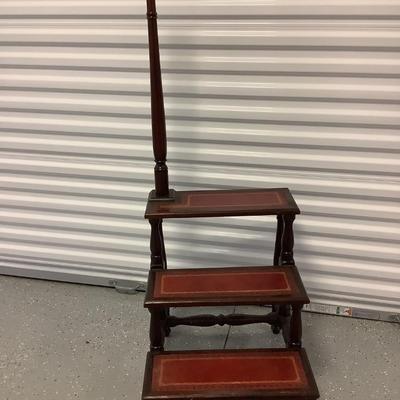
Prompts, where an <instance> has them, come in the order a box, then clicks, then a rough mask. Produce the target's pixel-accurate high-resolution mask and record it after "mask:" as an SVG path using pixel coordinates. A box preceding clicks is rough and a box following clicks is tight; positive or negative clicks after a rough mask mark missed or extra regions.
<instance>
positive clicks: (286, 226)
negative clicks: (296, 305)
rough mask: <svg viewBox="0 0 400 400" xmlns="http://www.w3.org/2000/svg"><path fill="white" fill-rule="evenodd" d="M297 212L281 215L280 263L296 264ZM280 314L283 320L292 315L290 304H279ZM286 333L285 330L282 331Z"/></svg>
mask: <svg viewBox="0 0 400 400" xmlns="http://www.w3.org/2000/svg"><path fill="white" fill-rule="evenodd" d="M295 217H296V216H295V214H287V215H282V216H281V229H282V241H281V246H280V255H279V263H278V264H279V265H294V258H293V247H294V234H293V222H294V220H295ZM279 316H280V320H281V321H285V320H287V319H288V318H289V316H290V306H289V305H281V306H279ZM282 333H283V334H284V332H282Z"/></svg>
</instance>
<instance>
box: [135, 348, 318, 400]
mask: <svg viewBox="0 0 400 400" xmlns="http://www.w3.org/2000/svg"><path fill="white" fill-rule="evenodd" d="M318 397H319V393H318V389H317V386H316V383H315V380H314V377H313V373H312V371H311V368H310V364H309V362H308V359H307V355H306V353H305V351H304V349H255V350H209V351H177V352H159V353H149V354H148V356H147V364H146V370H145V379H144V386H143V394H142V399H144V400H156V399H164V400H166V399H169V400H182V399H207V400H212V399H213V400H218V399H240V400H254V399H270V400H273V399H276V400H278V399H279V400H283V399H291V400H315V399H318Z"/></svg>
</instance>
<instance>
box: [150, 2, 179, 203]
mask: <svg viewBox="0 0 400 400" xmlns="http://www.w3.org/2000/svg"><path fill="white" fill-rule="evenodd" d="M147 24H148V30H149V57H150V86H151V123H152V135H153V152H154V159H155V162H156V165H155V167H154V177H155V191H154V192H153V193H152V194H151V196H150V197H151V198H152V199H153V200H156V199H164V200H165V199H172V198H173V192H172V191H170V190H169V183H168V167H167V164H166V161H167V133H166V128H165V111H164V95H163V88H162V77H161V66H160V50H159V43H158V27H157V10H156V3H155V0H147Z"/></svg>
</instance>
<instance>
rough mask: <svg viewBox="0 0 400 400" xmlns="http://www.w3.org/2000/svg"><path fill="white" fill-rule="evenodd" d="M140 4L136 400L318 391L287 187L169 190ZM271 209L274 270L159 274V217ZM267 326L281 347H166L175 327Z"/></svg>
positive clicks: (152, 53) (155, 51) (251, 398)
mask: <svg viewBox="0 0 400 400" xmlns="http://www.w3.org/2000/svg"><path fill="white" fill-rule="evenodd" d="M146 1H147V20H148V34H149V57H150V83H151V121H152V139H153V153H154V159H155V168H154V175H155V190H152V191H151V192H150V195H149V199H148V203H147V208H146V212H145V218H147V219H148V220H149V222H150V225H151V238H150V250H151V261H150V272H149V281H148V290H147V295H146V300H145V306H146V307H147V308H148V309H149V311H150V313H151V319H150V349H151V353H149V355H148V358H147V364H146V371H145V382H144V388H143V393H142V399H144V400H157V399H159V400H161V399H163V400H168V399H169V400H179V399H180V400H183V399H188V400H189V399H191V400H195V399H198V400H199V399H208V400H212V399H214V400H218V399H236V400H256V399H269V400H284V399H291V400H315V399H317V398H318V397H319V395H318V390H317V387H316V385H315V381H314V378H313V375H312V372H311V368H310V366H309V363H308V360H307V356H306V354H305V352H304V350H303V349H301V339H302V338H301V335H302V327H301V324H302V321H301V310H302V307H303V305H304V304H307V303H309V299H308V296H307V293H306V291H305V289H304V286H303V283H302V281H301V278H300V275H299V273H298V270H297V268H296V266H295V265H294V264H295V261H294V256H293V246H294V233H293V222H294V220H295V217H296V215H297V214H300V210H299V208H298V206H297V204H296V202H295V200H294V199H293V197H292V195H291V193H290V191H289V189H287V188H278V189H237V190H214V191H211V190H200V191H180V192H176V191H174V190H172V189H170V188H169V181H168V167H167V163H166V161H167V135H166V123H165V110H164V97H163V89H162V77H161V65H160V51H159V40H158V28H157V11H156V4H155V0H146ZM244 215H276V216H277V232H276V238H275V251H274V255H273V264H274V265H273V266H270V267H235V268H231V267H227V268H211V269H181V270H171V271H169V270H167V257H166V251H165V244H164V235H163V220H164V219H167V218H195V217H227V216H244ZM245 304H248V305H272V307H273V309H272V312H270V313H269V314H266V315H249V314H237V313H234V314H229V315H212V314H202V315H192V316H186V317H176V316H173V315H170V307H191V306H220V305H245ZM254 323H266V324H270V325H272V329H273V332H274V333H280V332H281V333H282V335H283V338H284V340H285V344H286V346H287V347H288V349H261V350H214V351H191V352H164V342H165V337H166V336H168V335H169V333H170V329H171V327H175V326H178V325H188V326H213V325H221V326H222V325H225V324H228V325H244V324H254Z"/></svg>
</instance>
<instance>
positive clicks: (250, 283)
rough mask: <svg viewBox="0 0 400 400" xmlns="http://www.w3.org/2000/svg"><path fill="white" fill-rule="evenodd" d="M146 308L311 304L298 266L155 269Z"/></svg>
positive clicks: (150, 280)
mask: <svg viewBox="0 0 400 400" xmlns="http://www.w3.org/2000/svg"><path fill="white" fill-rule="evenodd" d="M148 283H149V286H148V290H147V295H146V300H145V307H148V308H154V307H160V306H162V307H165V306H168V307H193V306H222V305H235V304H301V305H303V304H308V303H309V302H310V300H309V298H308V296H307V293H306V291H305V289H304V286H303V284H302V282H301V279H300V276H299V274H298V271H297V268H296V267H295V266H294V265H291V266H286V267H276V266H272V267H226V268H204V269H178V270H177V269H175V270H152V271H150V273H149V280H148Z"/></svg>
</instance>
